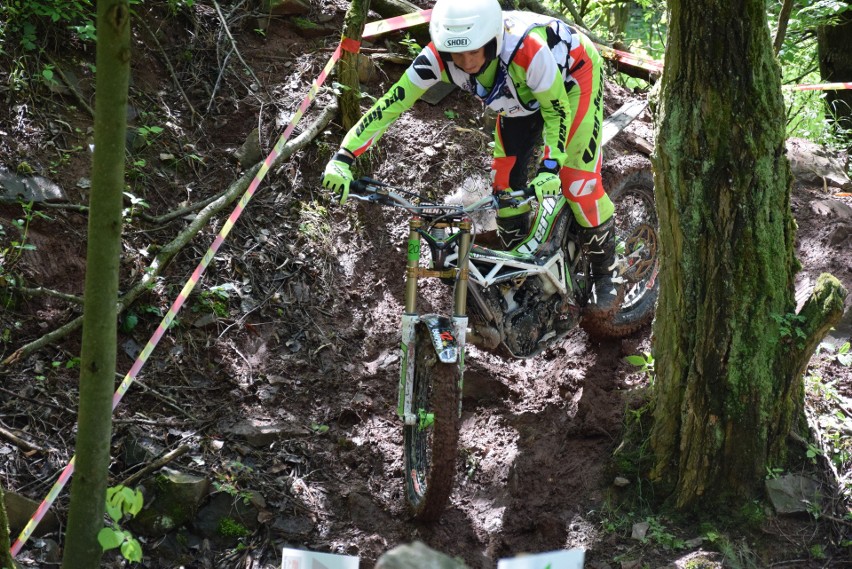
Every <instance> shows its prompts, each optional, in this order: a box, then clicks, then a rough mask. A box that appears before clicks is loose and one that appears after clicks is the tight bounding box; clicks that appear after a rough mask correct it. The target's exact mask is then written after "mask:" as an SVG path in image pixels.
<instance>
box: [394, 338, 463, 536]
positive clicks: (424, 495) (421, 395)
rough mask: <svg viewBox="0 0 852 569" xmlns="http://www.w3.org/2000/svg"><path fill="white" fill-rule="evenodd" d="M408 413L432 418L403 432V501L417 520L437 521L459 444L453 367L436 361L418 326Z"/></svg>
mask: <svg viewBox="0 0 852 569" xmlns="http://www.w3.org/2000/svg"><path fill="white" fill-rule="evenodd" d="M410 361H411V365H414V385H413V386H412V387H413V393H414V400H413V402H412V411H413V412H414V413H415V414H417V413H418V411H420V410H422V411H423V412H424V413H432V414H434V422H433V423H432V424H431V425H430V426H428V427H426V428H421V427H420V426H419V425H405V426H404V427H403V455H404V456H403V465H404V469H405V497H406V500H407V501H408V505H409V509H410V511H411V514H412V515H413V516H414V517H415V518H417V519H419V520H436V519H438V518H439V517H440V516H441V513H442V512H443V511H444V507H445V506H446V505H447V502H448V501H449V498H450V494H451V493H452V490H453V479H454V478H455V473H456V453H457V449H458V441H459V398H460V392H459V368H458V365H457V364H447V363H442V362H440V361H439V360H438V356H437V354H436V353H435V348H434V347H433V345H432V339H431V338H430V336H429V331H428V330H427V329H426V327H425V326H423V325H418V327H417V332H416V335H415V340H414V357H413V358H411V360H410Z"/></svg>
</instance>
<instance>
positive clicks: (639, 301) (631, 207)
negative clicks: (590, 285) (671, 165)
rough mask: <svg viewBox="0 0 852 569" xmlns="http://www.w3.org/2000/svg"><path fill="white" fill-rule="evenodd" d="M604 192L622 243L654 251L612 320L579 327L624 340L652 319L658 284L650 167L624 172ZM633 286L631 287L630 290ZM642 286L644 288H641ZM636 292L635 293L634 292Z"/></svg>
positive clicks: (592, 333) (588, 321) (601, 336)
mask: <svg viewBox="0 0 852 569" xmlns="http://www.w3.org/2000/svg"><path fill="white" fill-rule="evenodd" d="M607 193H608V194H609V196H610V198H611V199H612V201H613V202H614V203H615V206H616V214H615V215H616V219H615V222H616V227H617V228H616V233H617V235H618V238H619V239H622V240H624V239H625V238H626V237H628V236H632V237H633V238H634V240H635V239H636V237H640V238H641V239H643V240H645V241H646V242H647V243H648V247H650V248H653V249H652V250H653V253H652V255H651V256H650V258H649V259H646V260H645V262H647V263H649V264H648V266H646V267H645V268H644V269H642V271H643V273H642V275H641V278H639V279H638V281H639V283H638V284H637V283H627V284H626V285H625V288H627V289H628V290H630V292H629V293H628V294H625V293H624V292H623V291H622V292H620V294H619V296H620V297H621V298H622V303H621V306H620V307H619V309H618V311H617V312H616V313H615V315H614V316H613V317H611V318H584V319H583V321H582V323H581V325H582V327H583V329H585V330H586V332H588V334H589V335H590V336H591V337H593V338H598V339H608V338H624V337H626V336H629V335H630V334H633V333H634V332H637V331H638V330H640V329H641V328H643V327H644V326H647V325H648V324H649V323H650V322H651V320H653V318H654V311H655V309H656V305H657V295H658V293H659V282H658V280H657V278H656V277H654V275H656V271H657V270H659V263H660V260H659V248H658V246H659V241H658V237H657V234H656V231H657V227H658V225H659V222H658V219H657V213H656V209H655V204H654V178H653V174H652V172H651V166H650V164H647V165H646V167H640V168H637V169H634V170H632V171H629V172H627V173H626V174H625V175H624V176H622V177H620V178H618V179H617V180H613V181H608V182H607ZM631 287H632V288H631ZM642 287H644V288H642ZM637 289H638V293H637Z"/></svg>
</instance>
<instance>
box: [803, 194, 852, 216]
mask: <svg viewBox="0 0 852 569" xmlns="http://www.w3.org/2000/svg"><path fill="white" fill-rule="evenodd" d="M811 209H812V210H813V212H814V213H815V214H817V215H821V216H823V217H834V218H837V219H839V220H842V221H848V220H852V207H849V206H848V205H846V204H845V203H843V202H842V201H840V200H833V199H827V200H816V201H813V202H811Z"/></svg>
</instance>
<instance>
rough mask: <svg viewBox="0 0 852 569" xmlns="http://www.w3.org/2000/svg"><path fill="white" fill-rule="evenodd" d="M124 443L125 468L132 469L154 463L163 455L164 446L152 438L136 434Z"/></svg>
mask: <svg viewBox="0 0 852 569" xmlns="http://www.w3.org/2000/svg"><path fill="white" fill-rule="evenodd" d="M128 439H129V440H127V442H126V443H124V466H125V467H131V466H137V465H140V464H147V463H149V462H152V461H153V460H154V459H155V458H156V457H158V456H160V455H161V454H163V450H164V449H163V445H161V444H159V443H157V442H156V441H154V439H152V438H151V437H148V436H145V435H141V436H140V435H139V434H137V433H134V434H133V435H131V436H130V437H128Z"/></svg>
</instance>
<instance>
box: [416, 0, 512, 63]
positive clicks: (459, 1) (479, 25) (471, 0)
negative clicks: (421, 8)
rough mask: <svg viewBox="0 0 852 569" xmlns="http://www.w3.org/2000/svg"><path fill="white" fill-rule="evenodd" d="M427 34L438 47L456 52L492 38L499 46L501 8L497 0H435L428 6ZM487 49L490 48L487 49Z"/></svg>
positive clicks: (476, 45)
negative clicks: (433, 5)
mask: <svg viewBox="0 0 852 569" xmlns="http://www.w3.org/2000/svg"><path fill="white" fill-rule="evenodd" d="M429 35H431V36H432V42H433V43H434V44H435V47H436V48H437V49H438V51H443V52H449V53H457V52H462V51H471V50H474V49H479V48H480V47H483V46H486V45H487V44H488V43H489V42H490V41H491V40H496V46H495V54H494V55H492V54H489V55H490V56H491V57H494V56H495V55H496V54H499V53H500V48H501V47H502V46H503V10H502V9H501V8H500V3H499V2H498V1H497V0H438V1H437V2H435V7H434V8H432V18H431V20H430V22H429ZM489 51H490V50H489Z"/></svg>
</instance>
